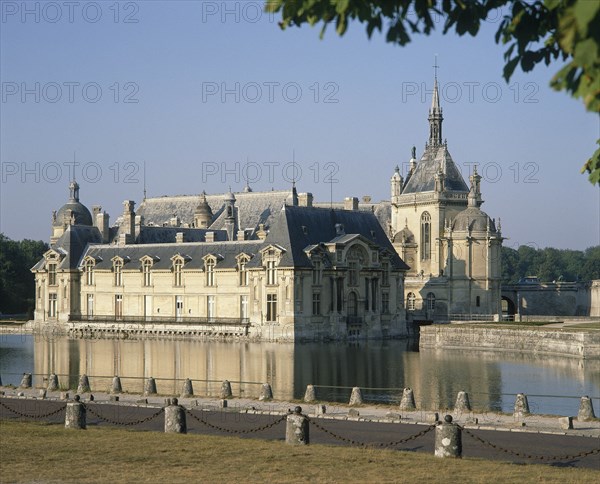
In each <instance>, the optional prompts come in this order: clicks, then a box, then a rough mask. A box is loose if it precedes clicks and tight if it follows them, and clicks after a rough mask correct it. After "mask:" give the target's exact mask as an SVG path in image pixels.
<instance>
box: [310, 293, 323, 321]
mask: <svg viewBox="0 0 600 484" xmlns="http://www.w3.org/2000/svg"><path fill="white" fill-rule="evenodd" d="M312 313H313V316H320V315H321V294H320V293H318V292H313V298H312Z"/></svg>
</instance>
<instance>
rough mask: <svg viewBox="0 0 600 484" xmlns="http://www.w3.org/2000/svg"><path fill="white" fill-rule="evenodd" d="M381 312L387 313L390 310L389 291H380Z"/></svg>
mask: <svg viewBox="0 0 600 484" xmlns="http://www.w3.org/2000/svg"><path fill="white" fill-rule="evenodd" d="M381 312H382V313H383V314H389V312H390V293H389V292H382V293H381Z"/></svg>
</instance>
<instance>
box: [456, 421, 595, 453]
mask: <svg viewBox="0 0 600 484" xmlns="http://www.w3.org/2000/svg"><path fill="white" fill-rule="evenodd" d="M459 428H460V429H461V430H462V431H464V432H465V433H466V434H467V435H468V436H469V437H471V438H473V439H475V440H477V441H478V442H480V443H482V444H483V445H487V446H488V447H492V448H493V449H496V450H499V451H500V452H504V453H506V454H511V455H514V456H516V457H524V458H525V459H536V460H545V461H559V460H573V459H578V458H580V457H586V456H588V455H592V454H600V448H597V449H592V450H586V451H583V452H580V453H579V454H572V455H569V454H567V455H554V456H544V455H532V454H523V453H521V452H517V451H515V450H510V449H507V448H505V447H500V446H499V445H496V444H493V443H492V442H490V441H488V440H484V439H482V438H481V437H479V436H477V435H475V434H473V433H472V432H469V431H468V430H467V429H465V428H464V427H461V426H459Z"/></svg>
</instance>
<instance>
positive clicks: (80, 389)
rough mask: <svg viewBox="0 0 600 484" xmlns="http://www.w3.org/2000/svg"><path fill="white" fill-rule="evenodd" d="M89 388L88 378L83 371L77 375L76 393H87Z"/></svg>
mask: <svg viewBox="0 0 600 484" xmlns="http://www.w3.org/2000/svg"><path fill="white" fill-rule="evenodd" d="M90 391H91V390H90V380H89V378H88V377H87V375H86V374H85V373H84V374H83V375H81V376H80V377H79V385H77V393H89V392H90Z"/></svg>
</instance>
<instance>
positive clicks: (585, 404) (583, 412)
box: [577, 396, 596, 422]
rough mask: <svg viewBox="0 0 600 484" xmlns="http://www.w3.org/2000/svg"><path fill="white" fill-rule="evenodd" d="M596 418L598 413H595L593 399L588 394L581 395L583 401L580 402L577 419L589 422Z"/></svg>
mask: <svg viewBox="0 0 600 484" xmlns="http://www.w3.org/2000/svg"><path fill="white" fill-rule="evenodd" d="M595 418H596V414H595V413H594V406H593V405H592V399H591V398H590V397H588V396H585V397H581V402H580V403H579V412H578V413H577V420H578V421H579V422H589V421H590V420H594V419H595Z"/></svg>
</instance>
